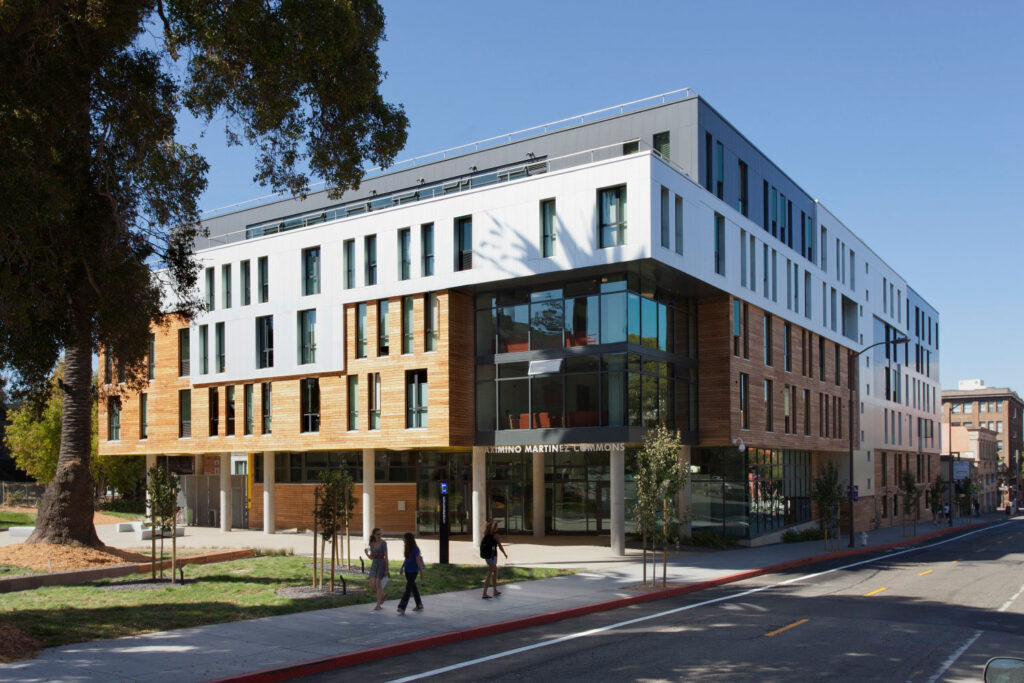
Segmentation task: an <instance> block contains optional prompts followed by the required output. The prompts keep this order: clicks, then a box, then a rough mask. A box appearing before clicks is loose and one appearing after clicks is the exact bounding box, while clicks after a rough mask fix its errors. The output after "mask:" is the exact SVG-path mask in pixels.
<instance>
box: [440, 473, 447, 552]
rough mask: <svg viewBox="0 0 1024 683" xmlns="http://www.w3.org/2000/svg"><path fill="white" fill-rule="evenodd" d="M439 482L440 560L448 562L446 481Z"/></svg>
mask: <svg viewBox="0 0 1024 683" xmlns="http://www.w3.org/2000/svg"><path fill="white" fill-rule="evenodd" d="M440 483H441V535H440V539H439V541H440V542H439V544H438V545H439V546H440V562H441V564H448V482H446V481H442V482H440Z"/></svg>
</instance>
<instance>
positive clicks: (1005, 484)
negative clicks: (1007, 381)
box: [942, 379, 1024, 506]
mask: <svg viewBox="0 0 1024 683" xmlns="http://www.w3.org/2000/svg"><path fill="white" fill-rule="evenodd" d="M942 422H943V430H944V431H945V432H946V434H949V433H950V432H949V430H950V429H955V428H956V427H985V428H987V429H991V430H992V431H994V432H995V433H996V449H997V453H998V454H999V463H1000V465H999V490H1000V492H1001V500H1000V502H999V505H1000V506H1004V505H1006V504H1007V503H1008V502H1009V501H1010V500H1011V498H1012V499H1016V500H1019V498H1020V496H1019V490H1020V489H1019V486H1020V482H1019V472H1020V465H1021V460H1020V456H1021V449H1022V448H1024V401H1021V398H1020V396H1018V395H1017V392H1016V391H1013V390H1012V389H1010V388H1009V387H988V386H985V382H984V381H983V380H980V379H969V380H961V381H959V382H958V383H957V389H956V390H952V389H947V390H944V391H943V392H942ZM950 442H952V438H950ZM953 450H956V449H953Z"/></svg>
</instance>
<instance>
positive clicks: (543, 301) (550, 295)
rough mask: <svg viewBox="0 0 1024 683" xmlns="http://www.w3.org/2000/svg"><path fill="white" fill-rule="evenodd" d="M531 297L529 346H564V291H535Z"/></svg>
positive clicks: (534, 347) (543, 347)
mask: <svg viewBox="0 0 1024 683" xmlns="http://www.w3.org/2000/svg"><path fill="white" fill-rule="evenodd" d="M530 298H531V303H530V343H529V348H531V349H560V348H562V328H563V319H562V316H563V305H562V291H561V290H549V291H546V292H534V293H533V294H532V295H531V297H530Z"/></svg>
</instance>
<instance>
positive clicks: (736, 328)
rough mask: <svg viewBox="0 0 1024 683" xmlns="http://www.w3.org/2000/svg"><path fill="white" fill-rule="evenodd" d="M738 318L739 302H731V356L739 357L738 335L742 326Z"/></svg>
mask: <svg viewBox="0 0 1024 683" xmlns="http://www.w3.org/2000/svg"><path fill="white" fill-rule="evenodd" d="M740 323H741V318H740V300H739V299H733V300H732V355H734V356H738V355H740V335H741V334H742V332H743V330H742V325H741V324H740Z"/></svg>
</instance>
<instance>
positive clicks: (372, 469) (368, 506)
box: [363, 448, 377, 545]
mask: <svg viewBox="0 0 1024 683" xmlns="http://www.w3.org/2000/svg"><path fill="white" fill-rule="evenodd" d="M376 505H377V452H376V451H375V450H373V449H372V448H364V449H363V544H364V545H369V544H370V533H371V532H372V531H373V529H374V527H375V525H376V523H377V515H376V514H375V506H376Z"/></svg>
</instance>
